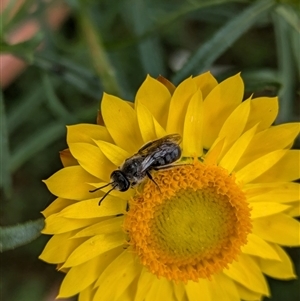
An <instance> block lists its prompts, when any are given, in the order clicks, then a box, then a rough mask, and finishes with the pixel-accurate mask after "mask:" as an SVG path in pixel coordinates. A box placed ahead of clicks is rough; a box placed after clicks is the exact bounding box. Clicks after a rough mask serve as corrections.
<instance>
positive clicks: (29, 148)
mask: <svg viewBox="0 0 300 301" xmlns="http://www.w3.org/2000/svg"><path fill="white" fill-rule="evenodd" d="M65 132H66V128H65V126H64V125H63V124H62V123H58V122H57V121H56V122H53V123H50V124H48V125H46V126H44V127H42V128H41V129H39V130H38V131H36V132H35V133H33V134H32V136H30V137H29V138H28V137H26V139H25V140H24V141H22V143H20V145H19V146H18V149H17V150H16V151H15V152H14V153H12V156H11V166H10V170H11V172H14V171H16V170H17V169H18V168H19V167H20V166H21V165H22V164H24V163H25V162H26V161H27V160H29V159H30V158H31V157H32V156H34V155H35V154H36V153H38V152H40V151H42V150H43V149H45V148H46V147H47V146H49V145H50V144H51V143H53V142H54V141H56V140H57V139H58V138H60V137H62V136H63V134H64V133H65Z"/></svg>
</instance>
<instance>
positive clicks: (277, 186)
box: [243, 183, 300, 203]
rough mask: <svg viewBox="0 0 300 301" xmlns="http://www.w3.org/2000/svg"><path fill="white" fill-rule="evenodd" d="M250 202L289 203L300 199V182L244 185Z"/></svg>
mask: <svg viewBox="0 0 300 301" xmlns="http://www.w3.org/2000/svg"><path fill="white" fill-rule="evenodd" d="M243 190H244V192H245V193H246V195H247V199H248V201H249V202H251V203H254V202H271V201H272V202H278V203H289V202H296V201H298V200H299V199H300V184H299V183H257V184H248V185H246V186H245V187H243Z"/></svg>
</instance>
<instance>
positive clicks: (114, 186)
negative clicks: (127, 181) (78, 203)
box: [98, 185, 116, 206]
mask: <svg viewBox="0 0 300 301" xmlns="http://www.w3.org/2000/svg"><path fill="white" fill-rule="evenodd" d="M106 186H107V185H106ZM115 188H116V185H113V187H112V189H110V190H108V191H107V192H106V193H105V195H104V196H103V197H102V198H101V199H100V201H99V203H98V205H99V206H100V205H101V203H102V201H103V200H104V199H105V198H106V196H107V195H108V194H109V193H110V192H111V191H113V190H114V189H115Z"/></svg>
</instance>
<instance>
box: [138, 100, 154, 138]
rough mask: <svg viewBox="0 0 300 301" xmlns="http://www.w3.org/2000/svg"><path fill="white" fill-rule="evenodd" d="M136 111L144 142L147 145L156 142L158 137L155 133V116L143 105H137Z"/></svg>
mask: <svg viewBox="0 0 300 301" xmlns="http://www.w3.org/2000/svg"><path fill="white" fill-rule="evenodd" d="M136 111H137V118H138V123H139V126H140V131H141V135H142V138H143V142H144V143H147V142H149V141H152V140H155V139H156V138H157V136H156V132H155V125H154V116H153V115H152V114H151V112H150V110H149V109H148V108H147V107H146V106H144V105H143V104H142V103H138V104H136Z"/></svg>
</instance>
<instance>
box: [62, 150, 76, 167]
mask: <svg viewBox="0 0 300 301" xmlns="http://www.w3.org/2000/svg"><path fill="white" fill-rule="evenodd" d="M59 157H60V161H61V162H62V164H63V166H64V167H67V166H75V165H79V163H78V161H77V160H76V159H75V158H74V157H73V156H72V154H71V152H70V150H69V149H64V150H62V151H60V152H59Z"/></svg>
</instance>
